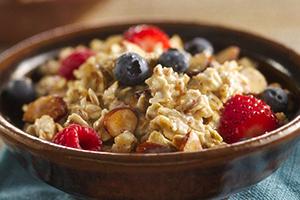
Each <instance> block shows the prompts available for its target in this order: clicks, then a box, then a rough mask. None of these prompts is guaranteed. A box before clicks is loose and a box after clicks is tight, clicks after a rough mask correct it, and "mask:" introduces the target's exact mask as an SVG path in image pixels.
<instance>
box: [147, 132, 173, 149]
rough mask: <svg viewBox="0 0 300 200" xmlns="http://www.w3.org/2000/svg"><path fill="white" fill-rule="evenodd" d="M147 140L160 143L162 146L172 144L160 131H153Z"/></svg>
mask: <svg viewBox="0 0 300 200" xmlns="http://www.w3.org/2000/svg"><path fill="white" fill-rule="evenodd" d="M147 142H149V143H155V144H160V145H162V146H169V145H170V144H171V142H170V141H169V140H168V139H166V138H165V137H164V136H163V134H161V133H160V132H158V131H153V132H152V133H150V135H149V138H148V140H147Z"/></svg>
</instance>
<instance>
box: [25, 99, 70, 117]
mask: <svg viewBox="0 0 300 200" xmlns="http://www.w3.org/2000/svg"><path fill="white" fill-rule="evenodd" d="M66 114H67V105H66V103H65V102H64V100H63V99H62V98H61V97H58V96H44V97H40V98H38V99H37V100H35V101H34V102H32V103H30V104H28V105H27V107H26V111H25V113H24V115H23V120H24V121H26V122H34V121H35V120H36V119H38V118H40V117H41V116H43V115H49V116H50V117H52V118H53V119H54V120H55V121H57V120H59V119H60V118H62V117H63V116H65V115H66Z"/></svg>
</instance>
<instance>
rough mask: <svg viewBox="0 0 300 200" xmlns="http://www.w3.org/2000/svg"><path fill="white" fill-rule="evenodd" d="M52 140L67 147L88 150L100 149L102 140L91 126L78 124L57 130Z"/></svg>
mask: <svg viewBox="0 0 300 200" xmlns="http://www.w3.org/2000/svg"><path fill="white" fill-rule="evenodd" d="M53 142H54V143H56V144H60V145H63V146H67V147H72V148H76V149H84V150H90V151H100V150H101V146H102V140H101V139H100V137H99V135H98V134H97V133H96V131H95V130H94V129H92V128H88V127H84V126H81V125H78V124H71V125H69V126H68V127H66V128H64V129H63V130H62V131H60V132H58V133H57V134H56V135H55V136H54V138H53Z"/></svg>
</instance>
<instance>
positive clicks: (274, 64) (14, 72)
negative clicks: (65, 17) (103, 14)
mask: <svg viewBox="0 0 300 200" xmlns="http://www.w3.org/2000/svg"><path fill="white" fill-rule="evenodd" d="M133 24H135V23H132V24H121V25H107V26H105V25H104V26H99V27H98V26H88V28H87V27H85V26H76V27H75V28H74V27H73V28H62V29H58V30H56V31H52V32H48V33H45V34H42V35H40V36H37V37H34V38H32V39H30V40H29V41H27V42H24V43H22V44H21V45H19V46H18V47H15V48H14V49H13V50H11V51H13V53H12V54H11V52H8V53H7V54H8V55H9V56H10V59H8V61H6V62H5V63H3V62H2V63H1V62H0V63H1V64H0V85H1V89H2V88H3V87H4V85H5V84H6V83H7V82H8V81H9V80H10V79H13V78H20V77H23V76H31V77H33V78H34V77H35V74H34V69H35V68H36V67H38V66H39V65H41V64H42V63H44V62H45V61H46V60H47V59H49V58H51V57H55V56H56V55H57V52H58V50H59V49H60V48H62V47H66V46H74V45H78V44H88V43H89V42H90V41H91V40H92V39H94V38H99V39H105V38H106V37H108V36H110V35H112V34H122V33H123V32H124V30H126V29H127V28H128V27H129V26H131V25H133ZM152 24H155V25H157V26H159V27H161V28H162V29H163V30H165V31H166V32H167V33H168V34H169V35H173V34H179V35H180V36H181V37H182V38H183V40H184V41H187V40H189V39H192V38H194V37H204V38H207V39H208V40H209V41H210V42H211V43H212V44H213V46H214V49H215V51H216V52H218V51H219V50H221V49H224V48H226V47H228V46H230V45H236V46H239V47H240V48H241V56H247V57H250V58H252V59H253V60H255V61H256V62H257V63H258V64H259V70H260V71H262V72H263V74H264V75H265V76H266V78H267V79H268V82H278V83H280V84H281V85H283V87H284V88H286V89H288V90H289V91H291V92H292V94H293V98H294V101H295V102H299V97H300V95H299V94H300V89H299V88H300V87H299V85H300V78H299V77H300V60H299V57H298V56H297V55H296V54H295V53H294V52H293V51H292V50H290V49H288V48H286V47H284V46H282V45H279V44H277V43H274V42H272V41H269V40H267V39H263V38H261V37H257V36H254V35H251V34H248V33H245V32H240V31H235V30H231V29H228V28H223V27H219V26H210V25H199V24H192V23H172V22H168V23H159V22H158V23H152ZM16 50H17V51H16ZM7 54H4V55H3V57H4V58H5V56H6V55H7ZM0 100H1V99H0ZM0 112H1V114H2V115H3V116H4V117H5V118H6V119H7V120H8V121H10V122H11V123H12V124H13V125H15V126H17V127H18V128H22V126H23V123H22V120H21V116H22V111H21V110H20V109H19V110H15V108H14V105H7V103H5V104H4V103H3V102H2V101H0ZM298 113H299V105H296V106H295V109H294V110H293V112H292V113H291V114H290V115H289V118H290V119H292V118H294V117H295V116H296V115H298Z"/></svg>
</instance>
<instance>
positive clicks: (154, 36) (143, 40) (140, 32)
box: [124, 25, 170, 52]
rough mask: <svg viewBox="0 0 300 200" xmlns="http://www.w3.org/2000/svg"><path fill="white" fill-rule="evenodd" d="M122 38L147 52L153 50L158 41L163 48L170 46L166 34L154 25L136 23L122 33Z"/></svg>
mask: <svg viewBox="0 0 300 200" xmlns="http://www.w3.org/2000/svg"><path fill="white" fill-rule="evenodd" d="M124 38H125V39H126V40H128V41H129V42H132V43H135V44H136V45H138V46H140V47H141V48H142V49H144V50H145V51H148V52H151V51H153V49H154V47H155V46H156V45H157V44H158V43H161V44H162V46H163V48H164V49H168V48H170V43H169V37H168V35H167V34H166V33H164V32H163V31H162V30H160V29H159V28H158V27H156V26H150V25H138V26H133V27H130V28H129V29H128V30H127V31H126V32H125V33H124Z"/></svg>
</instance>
